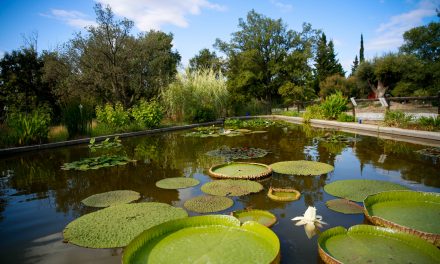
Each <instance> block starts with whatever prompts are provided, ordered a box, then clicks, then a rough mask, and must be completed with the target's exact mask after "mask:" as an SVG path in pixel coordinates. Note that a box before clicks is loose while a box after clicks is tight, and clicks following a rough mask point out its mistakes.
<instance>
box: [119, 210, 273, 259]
mask: <svg viewBox="0 0 440 264" xmlns="http://www.w3.org/2000/svg"><path fill="white" fill-rule="evenodd" d="M279 251H280V242H279V239H278V237H277V236H276V235H275V233H274V232H273V231H271V230H270V229H269V228H267V227H265V226H263V225H260V224H258V223H256V222H246V223H245V224H243V225H241V226H240V222H239V221H238V220H237V219H236V218H234V217H232V216H227V215H207V216H195V217H189V218H186V219H181V220H180V219H179V220H175V221H170V222H167V223H163V224H161V225H159V226H156V227H153V228H151V229H149V230H146V231H144V232H143V233H142V234H141V235H139V236H138V237H136V239H134V240H133V241H132V242H131V243H130V244H129V245H128V246H127V247H126V248H125V250H124V254H123V256H122V262H123V263H125V264H128V263H162V264H168V263H169V264H174V263H180V264H192V263H218V264H223V263H249V264H252V263H255V264H257V263H279Z"/></svg>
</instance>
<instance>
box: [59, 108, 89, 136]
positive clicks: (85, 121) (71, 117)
mask: <svg viewBox="0 0 440 264" xmlns="http://www.w3.org/2000/svg"><path fill="white" fill-rule="evenodd" d="M92 119H93V107H92V106H91V105H90V104H86V103H84V104H81V102H80V101H78V100H74V101H72V102H69V103H68V104H67V105H66V106H65V107H64V108H63V109H62V121H63V124H64V125H65V126H66V128H67V131H68V133H69V137H70V138H73V137H74V136H76V135H88V134H90V131H91V128H92Z"/></svg>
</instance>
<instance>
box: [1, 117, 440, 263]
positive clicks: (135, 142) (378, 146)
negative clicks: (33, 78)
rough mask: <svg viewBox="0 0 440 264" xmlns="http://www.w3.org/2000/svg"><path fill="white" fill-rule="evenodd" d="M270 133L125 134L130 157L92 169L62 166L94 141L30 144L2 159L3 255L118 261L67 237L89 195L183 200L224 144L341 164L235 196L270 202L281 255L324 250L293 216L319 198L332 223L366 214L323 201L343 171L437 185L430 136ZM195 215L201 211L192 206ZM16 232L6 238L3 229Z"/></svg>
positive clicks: (238, 204)
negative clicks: (289, 192) (275, 195)
mask: <svg viewBox="0 0 440 264" xmlns="http://www.w3.org/2000/svg"><path fill="white" fill-rule="evenodd" d="M265 130H268V131H269V132H268V133H264V134H250V135H246V136H241V137H218V138H194V137H183V136H182V135H183V134H184V133H185V132H172V133H167V134H163V135H152V136H144V137H137V138H129V139H124V140H123V145H124V149H123V151H124V152H125V153H127V155H128V156H129V157H130V158H134V159H136V160H138V161H137V162H136V163H134V164H128V165H126V166H120V167H112V168H105V169H99V170H91V171H85V172H82V171H63V170H60V166H61V165H62V164H63V163H65V162H71V161H75V160H79V159H81V158H84V157H89V156H90V155H91V154H90V153H89V150H88V148H87V146H86V145H84V146H75V147H70V148H63V149H55V150H46V151H40V152H38V153H26V154H23V155H18V156H14V157H9V158H4V159H1V160H0V172H2V174H1V175H0V237H1V238H2V239H1V240H0V263H100V262H102V263H119V262H120V251H119V250H113V251H112V250H94V249H84V248H80V247H77V246H73V245H70V244H64V243H62V236H61V232H62V230H63V228H64V227H65V225H66V224H67V223H69V222H70V221H72V220H73V219H75V218H77V217H79V216H81V215H83V214H86V213H90V212H92V211H94V210H97V209H92V208H88V207H85V206H83V205H82V204H81V202H80V201H81V200H82V199H84V198H86V197H88V196H90V195H92V194H96V193H101V192H106V191H112V190H122V189H127V190H134V191H137V192H139V193H140V194H141V199H140V201H156V202H164V203H168V204H172V205H174V206H178V207H182V206H183V203H184V202H185V201H186V200H187V199H190V198H192V197H194V196H197V195H200V194H201V191H200V186H201V185H202V184H203V183H205V182H208V181H211V180H212V179H211V178H209V177H208V176H207V173H206V172H207V170H208V168H209V167H210V166H212V165H214V164H218V163H222V162H224V161H225V160H224V159H222V158H219V157H210V156H208V155H205V153H206V152H208V151H210V150H213V149H217V148H219V147H221V146H224V145H226V146H228V147H255V148H262V149H267V150H269V151H270V153H269V154H268V155H267V156H265V157H263V158H258V159H253V160H246V161H254V162H261V163H265V164H271V163H274V162H278V161H283V160H302V159H305V160H315V161H320V162H324V163H328V164H331V165H334V166H335V171H334V172H331V173H329V174H325V175H321V176H316V177H310V176H287V175H280V174H274V175H273V177H271V178H269V179H266V180H263V181H262V182H261V183H262V184H263V186H264V187H265V189H264V190H263V191H262V192H260V193H258V194H251V195H247V196H243V197H234V201H235V204H234V206H233V207H232V208H230V209H228V210H226V211H224V212H221V213H230V212H231V211H233V210H238V209H243V208H256V209H264V210H270V211H271V212H272V213H274V214H275V215H276V216H277V218H278V223H277V224H276V225H275V226H274V227H273V228H272V229H273V230H274V232H275V233H276V234H277V235H278V237H279V238H280V241H281V254H282V258H281V259H282V262H283V263H292V262H296V263H314V262H317V260H318V255H317V246H316V237H317V236H315V237H313V238H312V239H310V240H309V239H308V238H307V235H306V233H305V232H304V229H303V227H298V226H295V225H294V224H293V223H292V221H291V220H290V219H292V218H293V217H295V216H298V215H302V214H303V213H304V211H305V210H306V209H307V208H308V207H309V206H314V207H316V208H317V209H318V211H319V213H320V214H321V215H322V216H323V217H324V219H326V222H328V223H329V225H328V226H325V227H324V228H323V229H326V228H329V227H334V226H337V225H342V226H345V227H349V226H351V225H355V224H360V223H362V222H363V221H364V219H363V216H360V215H343V214H339V213H336V212H333V211H330V210H329V209H328V208H327V207H326V206H325V202H326V201H327V200H329V199H333V198H334V197H332V196H330V195H328V194H326V193H325V192H324V190H323V187H324V186H325V184H327V183H329V182H332V181H335V180H339V179H353V178H369V179H382V180H388V181H393V182H398V183H401V184H403V185H406V186H408V187H410V188H411V189H414V190H424V191H435V192H439V191H440V189H439V187H440V178H439V177H438V176H437V174H438V171H439V166H440V165H439V163H438V162H437V161H435V160H433V159H432V158H425V157H423V156H420V155H419V154H415V153H414V151H415V150H418V149H421V148H423V146H419V145H412V144H408V143H400V142H399V143H398V142H394V141H388V140H378V139H376V138H371V137H366V136H359V135H353V134H348V133H344V134H346V135H348V136H351V137H356V138H357V139H359V140H358V141H354V142H350V143H337V142H336V143H329V142H323V141H319V140H316V137H322V136H323V135H325V134H326V133H334V134H338V133H340V132H335V131H330V132H329V131H328V130H323V129H315V128H312V127H310V126H299V125H286V126H285V127H282V128H267V129H265ZM177 176H185V177H193V178H196V179H198V180H200V181H201V184H200V185H198V186H195V187H193V188H188V189H182V190H162V189H159V188H157V187H156V186H155V182H156V181H158V180H160V179H163V178H168V177H177ZM271 186H272V187H275V188H280V187H291V188H295V189H297V190H299V191H300V192H301V199H300V200H298V201H295V202H287V203H286V202H276V201H272V200H270V199H269V198H267V196H266V193H267V191H268V189H269V187H271ZM190 215H197V213H192V212H190ZM4 238H8V239H4Z"/></svg>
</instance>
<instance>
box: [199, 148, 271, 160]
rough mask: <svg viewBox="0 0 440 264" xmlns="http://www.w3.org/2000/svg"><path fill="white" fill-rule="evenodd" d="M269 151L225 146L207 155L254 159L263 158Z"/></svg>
mask: <svg viewBox="0 0 440 264" xmlns="http://www.w3.org/2000/svg"><path fill="white" fill-rule="evenodd" d="M268 153H269V152H268V151H267V150H265V149H260V148H248V147H240V148H230V147H228V146H223V147H220V148H218V149H215V150H211V151H208V152H207V153H206V155H208V156H211V157H222V158H226V159H228V160H234V159H254V158H262V157H264V156H266V155H267V154H268Z"/></svg>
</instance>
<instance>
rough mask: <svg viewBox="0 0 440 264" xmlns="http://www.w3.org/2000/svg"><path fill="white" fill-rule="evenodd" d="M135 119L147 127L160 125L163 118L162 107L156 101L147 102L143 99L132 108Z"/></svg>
mask: <svg viewBox="0 0 440 264" xmlns="http://www.w3.org/2000/svg"><path fill="white" fill-rule="evenodd" d="M131 115H132V116H133V118H134V120H135V121H136V122H137V123H138V124H139V125H141V126H143V127H145V128H154V127H158V126H159V125H160V122H161V121H162V118H163V110H162V107H161V106H160V105H159V103H158V102H156V101H151V102H147V101H145V100H141V101H140V103H139V104H138V105H136V106H134V107H133V108H132V109H131Z"/></svg>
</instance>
